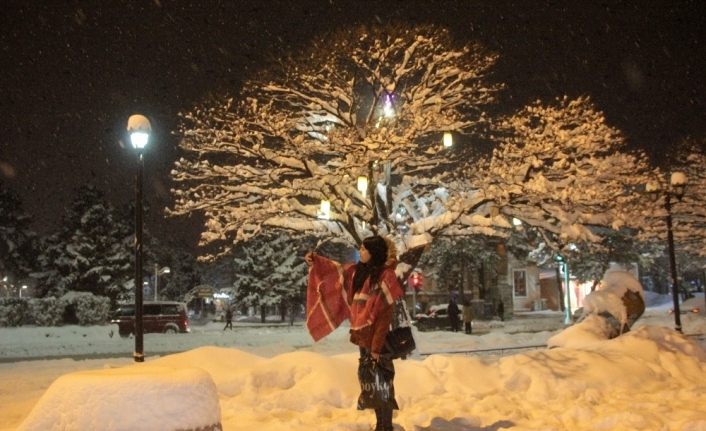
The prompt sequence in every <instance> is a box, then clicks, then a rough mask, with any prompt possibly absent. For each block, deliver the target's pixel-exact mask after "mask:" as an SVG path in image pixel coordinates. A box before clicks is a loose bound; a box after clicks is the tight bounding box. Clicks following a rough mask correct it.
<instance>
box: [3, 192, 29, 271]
mask: <svg viewBox="0 0 706 431" xmlns="http://www.w3.org/2000/svg"><path fill="white" fill-rule="evenodd" d="M30 224H31V219H30V217H29V216H28V215H27V214H26V213H25V212H24V211H23V210H22V203H21V201H20V199H19V198H18V197H17V196H15V195H14V194H13V193H11V192H10V191H9V190H8V189H7V188H6V187H5V184H4V183H3V182H2V180H0V280H1V279H4V277H8V278H7V279H8V280H9V281H10V282H13V283H15V284H17V282H18V281H19V280H22V279H24V278H26V277H27V276H28V275H29V273H30V272H31V271H32V269H33V268H34V263H35V262H36V254H37V235H36V234H35V233H34V231H33V230H32V228H31V227H30ZM5 284H7V283H5ZM8 285H9V284H8Z"/></svg>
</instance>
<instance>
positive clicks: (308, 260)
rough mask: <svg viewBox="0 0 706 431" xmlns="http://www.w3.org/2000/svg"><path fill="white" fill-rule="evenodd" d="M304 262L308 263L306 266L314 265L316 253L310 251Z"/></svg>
mask: <svg viewBox="0 0 706 431" xmlns="http://www.w3.org/2000/svg"><path fill="white" fill-rule="evenodd" d="M304 262H306V264H307V265H309V266H311V265H312V264H313V263H314V252H313V251H310V252H308V253H307V254H305V255H304Z"/></svg>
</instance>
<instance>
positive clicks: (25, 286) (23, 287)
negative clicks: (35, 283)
mask: <svg viewBox="0 0 706 431" xmlns="http://www.w3.org/2000/svg"><path fill="white" fill-rule="evenodd" d="M26 288H27V285H26V284H23V285H22V288H21V289H20V298H22V291H23V290H25V289H26Z"/></svg>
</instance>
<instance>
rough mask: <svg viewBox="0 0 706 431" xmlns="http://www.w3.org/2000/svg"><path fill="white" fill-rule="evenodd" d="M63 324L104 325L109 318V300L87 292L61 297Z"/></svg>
mask: <svg viewBox="0 0 706 431" xmlns="http://www.w3.org/2000/svg"><path fill="white" fill-rule="evenodd" d="M61 302H62V303H63V304H64V323H78V324H79V325H94V324H99V323H105V322H106V321H107V320H108V317H109V316H110V299H109V298H107V297H105V296H96V295H93V294H92V293H88V292H75V291H72V292H69V293H67V294H66V295H64V296H62V297H61Z"/></svg>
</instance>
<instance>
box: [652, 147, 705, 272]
mask: <svg viewBox="0 0 706 431" xmlns="http://www.w3.org/2000/svg"><path fill="white" fill-rule="evenodd" d="M705 143H706V139H704V138H702V139H701V140H697V139H693V138H690V139H687V140H685V141H684V142H682V143H680V144H679V145H677V146H676V148H675V150H674V151H673V155H672V157H670V166H667V167H665V168H662V173H659V174H657V175H655V176H654V177H653V178H652V181H653V184H654V185H655V187H653V188H656V189H657V191H656V192H655V194H654V197H655V198H656V200H655V202H654V206H653V208H652V212H651V213H648V215H651V216H653V217H651V218H649V219H648V220H649V223H648V224H647V225H646V226H645V227H644V229H643V231H644V232H645V234H646V235H647V236H648V237H649V238H652V239H655V240H658V241H660V242H662V243H663V244H665V245H666V242H667V226H666V215H667V213H666V206H665V203H666V194H665V191H667V190H669V191H670V199H669V200H670V205H671V208H670V209H671V213H672V225H673V229H672V230H673V233H674V245H675V248H676V249H677V251H678V252H680V253H682V254H688V255H691V256H693V257H701V258H704V257H706V172H704V166H705V165H704V164H705V163H706V150H704V144H705ZM675 172H682V173H683V174H685V176H686V179H687V184H686V186H685V187H684V195H683V197H682V198H681V199H679V196H678V195H677V193H676V189H675V188H674V187H672V186H671V185H670V182H671V174H672V173H675ZM654 207H656V208H657V209H655V208H654Z"/></svg>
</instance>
